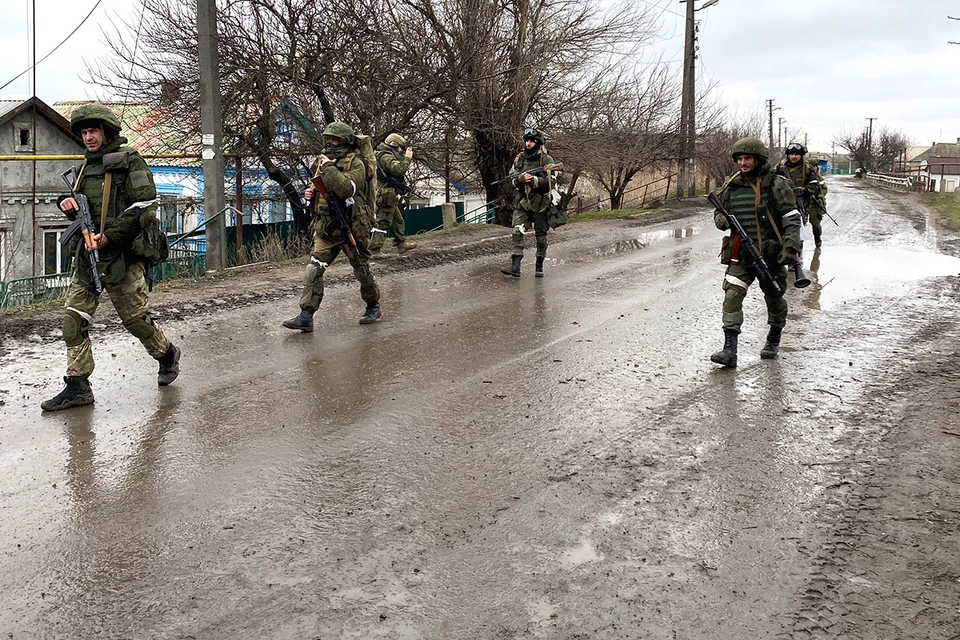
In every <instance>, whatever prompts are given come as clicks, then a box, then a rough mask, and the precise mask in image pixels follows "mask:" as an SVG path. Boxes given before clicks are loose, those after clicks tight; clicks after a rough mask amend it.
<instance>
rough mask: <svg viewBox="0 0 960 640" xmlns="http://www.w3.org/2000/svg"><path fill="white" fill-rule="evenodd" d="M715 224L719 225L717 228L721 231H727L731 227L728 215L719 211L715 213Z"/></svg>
mask: <svg viewBox="0 0 960 640" xmlns="http://www.w3.org/2000/svg"><path fill="white" fill-rule="evenodd" d="M713 224H715V225H717V229H720V231H726V230H727V229H729V228H730V223H728V222H727V216H725V215H723V214H722V213H720V212H719V211H717V212H716V213H714V214H713Z"/></svg>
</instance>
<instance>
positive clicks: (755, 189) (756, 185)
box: [750, 178, 783, 253]
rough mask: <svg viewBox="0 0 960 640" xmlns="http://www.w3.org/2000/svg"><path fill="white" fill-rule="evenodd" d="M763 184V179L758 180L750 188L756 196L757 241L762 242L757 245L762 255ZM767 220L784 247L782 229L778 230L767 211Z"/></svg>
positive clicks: (754, 201) (754, 205) (754, 202)
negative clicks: (761, 205) (761, 203)
mask: <svg viewBox="0 0 960 640" xmlns="http://www.w3.org/2000/svg"><path fill="white" fill-rule="evenodd" d="M761 184H762V179H761V178H757V181H756V182H754V183H751V184H750V186H751V187H753V194H754V200H753V208H754V211H755V212H756V214H755V215H756V216H757V239H758V240H759V241H760V242H758V243H757V248H758V249H760V251H761V253H762V252H763V236H762V235H761V234H760V202H761V200H762V197H761V195H760V194H761ZM767 220H768V221H769V222H770V227H771V228H773V233H774V234H776V236H777V241H779V242H780V246H781V247H782V246H783V236H782V235H780V229H778V228H777V223H776V222H774V221H773V218H772V217H770V212H769V211H767Z"/></svg>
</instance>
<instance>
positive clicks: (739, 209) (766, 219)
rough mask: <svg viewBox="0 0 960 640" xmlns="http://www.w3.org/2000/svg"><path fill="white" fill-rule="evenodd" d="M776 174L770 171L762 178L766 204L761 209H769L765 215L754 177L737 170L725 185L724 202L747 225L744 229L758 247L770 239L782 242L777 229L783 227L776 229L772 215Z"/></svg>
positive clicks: (731, 212) (763, 200) (763, 199)
mask: <svg viewBox="0 0 960 640" xmlns="http://www.w3.org/2000/svg"><path fill="white" fill-rule="evenodd" d="M775 178H776V174H774V173H773V172H772V171H768V172H767V173H765V174H764V175H763V177H762V178H761V179H760V205H762V206H761V207H760V211H764V212H765V214H764V215H763V216H762V219H761V215H760V211H758V206H757V193H756V191H754V190H753V187H751V186H750V182H752V181H749V182H748V181H745V180H743V179H742V178H741V177H740V175H739V174H734V175H733V176H731V177H730V178H729V179H728V180H727V182H726V183H725V184H724V185H723V198H722V199H723V200H725V201H726V202H725V203H724V204H725V205H726V207H727V211H729V212H730V214H731V215H733V216H734V217H735V218H736V219H737V220H738V221H739V222H740V224H741V225H743V230H744V231H745V232H746V233H747V234H748V235H749V236H750V238H751V239H752V240H753V241H754V242H755V243H756V244H757V246H758V247H763V246H764V243H765V242H766V241H768V240H773V241H774V242H776V243H777V244H779V243H780V240H779V238H778V237H777V232H779V231H780V230H779V228H778V229H777V232H774V229H773V221H772V218H771V216H774V215H776V214H775V213H774V208H773V207H772V206H771V205H772V203H773V202H775V200H774V196H773V181H774V179H775ZM758 225H759V228H758Z"/></svg>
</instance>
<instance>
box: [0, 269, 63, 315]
mask: <svg viewBox="0 0 960 640" xmlns="http://www.w3.org/2000/svg"><path fill="white" fill-rule="evenodd" d="M69 286H70V274H67V273H55V274H53V275H49V276H37V277H36V278H18V279H16V280H11V281H10V282H4V283H0V309H7V308H10V307H22V306H26V305H28V304H36V303H38V302H45V301H46V300H57V299H59V298H62V297H63V295H64V294H65V293H66V292H67V287H69Z"/></svg>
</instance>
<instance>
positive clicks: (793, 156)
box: [777, 142, 827, 247]
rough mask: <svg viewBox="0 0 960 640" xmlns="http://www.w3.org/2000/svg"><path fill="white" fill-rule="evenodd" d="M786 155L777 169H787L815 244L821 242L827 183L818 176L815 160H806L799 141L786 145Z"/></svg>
mask: <svg viewBox="0 0 960 640" xmlns="http://www.w3.org/2000/svg"><path fill="white" fill-rule="evenodd" d="M785 151H786V156H785V157H784V158H783V159H782V160H781V161H780V162H779V164H777V171H784V170H786V171H789V172H790V177H791V179H792V181H793V185H794V187H793V191H794V194H795V195H796V196H797V198H799V199H802V204H803V207H804V210H805V211H806V212H807V215H808V216H810V224H811V226H812V227H813V241H814V243H815V244H816V246H818V247H819V246H821V245H822V244H823V242H822V240H821V236H822V235H823V227H822V226H821V222H822V220H823V206H822V202H823V199H824V198H826V197H827V183H826V182H824V181H823V178H821V177H820V167H818V166H817V163H816V162H813V161H809V162H808V161H806V160H805V159H804V156H805V155H806V154H807V148H806V147H804V146H803V145H802V144H800V143H799V142H791V143H790V144H788V145H787V148H786V150H785Z"/></svg>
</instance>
